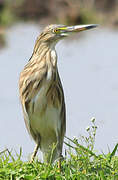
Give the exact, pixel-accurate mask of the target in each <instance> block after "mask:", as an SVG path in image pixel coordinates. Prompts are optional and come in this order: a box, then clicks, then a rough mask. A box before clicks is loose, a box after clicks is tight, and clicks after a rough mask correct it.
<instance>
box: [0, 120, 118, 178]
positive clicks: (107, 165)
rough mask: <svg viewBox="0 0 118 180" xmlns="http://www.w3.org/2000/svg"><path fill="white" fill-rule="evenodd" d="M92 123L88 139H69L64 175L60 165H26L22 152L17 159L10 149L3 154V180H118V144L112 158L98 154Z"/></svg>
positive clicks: (0, 157) (0, 172)
mask: <svg viewBox="0 0 118 180" xmlns="http://www.w3.org/2000/svg"><path fill="white" fill-rule="evenodd" d="M91 123H92V125H91V127H88V128H87V129H86V131H87V136H81V137H80V138H79V140H78V139H77V138H74V139H70V138H68V137H65V144H66V145H67V150H66V153H65V159H64V160H63V162H62V169H61V172H59V169H58V167H57V163H55V164H53V165H51V164H44V163H41V162H39V161H38V160H36V161H34V162H33V163H32V164H31V163H29V162H23V161H22V160H21V158H22V149H20V153H19V154H17V153H16V156H17V158H14V156H13V155H12V152H10V151H9V150H8V149H6V150H5V151H3V152H1V153H0V180H39V179H49V180H54V179H57V180H61V179H62V180H71V179H72V180H106V179H107V180H118V156H116V152H117V151H118V144H116V146H115V147H114V149H113V151H112V152H109V153H108V154H103V153H101V154H99V155H98V154H96V153H95V151H94V144H95V136H96V130H97V126H96V124H95V119H92V121H91Z"/></svg>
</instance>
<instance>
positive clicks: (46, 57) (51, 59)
mask: <svg viewBox="0 0 118 180" xmlns="http://www.w3.org/2000/svg"><path fill="white" fill-rule="evenodd" d="M33 55H35V56H37V57H38V58H37V61H38V62H41V61H45V63H46V64H47V65H48V66H52V68H56V67H57V53H56V50H55V44H50V43H40V44H39V45H38V46H37V44H36V45H35V47H34V52H33Z"/></svg>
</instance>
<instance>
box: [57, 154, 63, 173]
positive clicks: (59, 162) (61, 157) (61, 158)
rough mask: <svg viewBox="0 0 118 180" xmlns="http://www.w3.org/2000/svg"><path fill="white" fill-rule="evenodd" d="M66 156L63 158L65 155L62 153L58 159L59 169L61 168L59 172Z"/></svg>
mask: <svg viewBox="0 0 118 180" xmlns="http://www.w3.org/2000/svg"><path fill="white" fill-rule="evenodd" d="M63 159H64V158H63V156H62V154H61V155H60V157H59V160H58V169H59V172H61V161H62V160H63Z"/></svg>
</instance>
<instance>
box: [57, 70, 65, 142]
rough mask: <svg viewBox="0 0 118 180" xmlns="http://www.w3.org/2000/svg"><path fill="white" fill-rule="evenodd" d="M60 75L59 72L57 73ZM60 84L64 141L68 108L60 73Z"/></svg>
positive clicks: (62, 135)
mask: <svg viewBox="0 0 118 180" xmlns="http://www.w3.org/2000/svg"><path fill="white" fill-rule="evenodd" d="M57 73H58V72H57ZM58 84H59V87H60V90H61V113H60V116H61V137H62V141H63V138H64V135H65V132H66V106H65V99H64V91H63V87H62V83H61V80H60V77H59V73H58Z"/></svg>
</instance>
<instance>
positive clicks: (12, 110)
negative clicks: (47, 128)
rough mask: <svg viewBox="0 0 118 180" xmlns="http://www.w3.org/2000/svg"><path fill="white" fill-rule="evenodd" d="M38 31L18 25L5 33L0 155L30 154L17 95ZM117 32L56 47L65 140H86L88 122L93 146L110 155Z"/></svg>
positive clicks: (115, 120) (117, 134) (117, 109)
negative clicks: (63, 100)
mask: <svg viewBox="0 0 118 180" xmlns="http://www.w3.org/2000/svg"><path fill="white" fill-rule="evenodd" d="M40 31H41V28H39V26H38V25H35V24H17V25H15V26H13V27H12V28H9V29H8V30H7V32H6V39H7V47H6V48H5V49H3V50H1V51H0V82H1V83H0V84H1V85H0V92H1V93H0V151H2V150H3V149H4V148H5V147H8V148H9V149H11V148H15V149H16V151H18V149H19V147H20V146H22V148H23V155H24V158H26V157H27V156H28V155H29V154H30V153H31V152H32V151H33V148H34V142H33V141H32V140H31V139H30V138H29V135H28V133H27V130H26V128H25V124H24V121H23V116H22V110H21V105H20V101H19V93H18V79H19V73H20V71H21V70H22V69H23V67H24V65H25V64H26V63H27V61H28V59H29V58H30V56H31V54H32V50H33V46H34V43H35V39H36V37H37V36H38V34H39V33H40ZM117 46H118V31H113V30H109V29H103V28H101V27H100V28H97V29H96V30H95V29H94V30H90V31H87V32H83V33H81V37H80V35H79V34H78V35H77V36H75V37H71V39H69V40H64V41H61V42H59V43H58V45H57V46H56V50H57V53H58V66H59V72H60V76H61V79H62V83H63V86H64V92H65V98H66V104H67V136H70V137H73V136H77V137H78V136H79V135H80V134H81V135H83V134H85V128H86V127H87V126H88V125H89V124H90V119H91V118H92V117H96V123H97V126H98V131H97V137H96V146H95V148H96V149H98V150H99V151H101V150H103V151H104V152H108V146H109V147H110V149H111V150H112V149H113V147H114V146H115V144H116V143H117V142H118V130H117V129H118V78H117V77H118V53H117V51H118V50H117Z"/></svg>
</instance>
